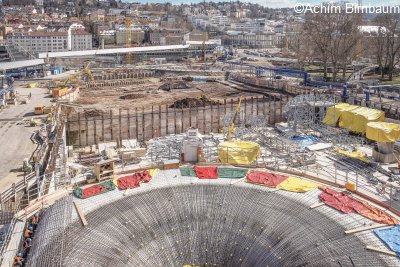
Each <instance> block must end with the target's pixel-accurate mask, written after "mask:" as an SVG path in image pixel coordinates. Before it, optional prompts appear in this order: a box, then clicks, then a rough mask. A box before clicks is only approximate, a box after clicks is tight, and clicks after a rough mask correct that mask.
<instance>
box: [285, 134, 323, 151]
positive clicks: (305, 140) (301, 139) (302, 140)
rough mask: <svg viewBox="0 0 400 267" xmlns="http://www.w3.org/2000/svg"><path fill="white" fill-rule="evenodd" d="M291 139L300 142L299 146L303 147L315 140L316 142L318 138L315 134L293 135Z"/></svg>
mask: <svg viewBox="0 0 400 267" xmlns="http://www.w3.org/2000/svg"><path fill="white" fill-rule="evenodd" d="M291 140H292V141H295V142H299V143H301V148H302V149H304V148H306V147H308V146H310V145H312V144H313V143H315V142H318V138H317V137H315V136H312V135H310V136H302V137H293V138H292V139H291Z"/></svg>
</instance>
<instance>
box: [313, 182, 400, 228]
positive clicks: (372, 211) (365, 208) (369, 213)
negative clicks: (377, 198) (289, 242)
mask: <svg viewBox="0 0 400 267" xmlns="http://www.w3.org/2000/svg"><path fill="white" fill-rule="evenodd" d="M319 198H320V199H321V201H322V202H324V203H325V204H326V205H328V206H330V207H332V208H334V209H336V210H339V211H341V212H343V213H346V214H348V213H358V214H360V215H362V216H364V217H366V218H368V219H370V220H372V221H375V222H378V223H382V224H388V225H395V224H398V223H399V221H398V220H397V219H396V218H394V217H393V216H391V215H389V214H388V213H386V212H384V211H382V210H380V209H378V208H376V207H374V206H371V205H370V204H368V203H367V202H365V201H362V200H359V199H356V198H353V197H351V196H349V195H347V194H344V193H341V192H337V191H335V190H333V189H329V188H323V192H322V193H321V194H320V195H319Z"/></svg>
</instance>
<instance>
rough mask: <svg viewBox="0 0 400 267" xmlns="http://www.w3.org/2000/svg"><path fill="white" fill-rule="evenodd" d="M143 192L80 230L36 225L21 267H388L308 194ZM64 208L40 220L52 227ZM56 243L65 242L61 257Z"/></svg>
mask: <svg viewBox="0 0 400 267" xmlns="http://www.w3.org/2000/svg"><path fill="white" fill-rule="evenodd" d="M147 186H150V187H151V188H152V189H151V190H148V191H141V192H139V193H136V194H132V195H129V196H127V197H125V198H121V199H119V200H117V201H114V202H112V203H109V204H107V205H105V206H102V207H101V208H99V209H97V210H94V211H92V212H90V213H88V214H87V215H86V217H87V220H88V222H89V225H87V226H85V227H84V226H82V225H81V223H80V222H79V221H75V222H74V223H72V224H71V225H70V226H69V227H68V231H67V232H65V231H61V233H59V235H56V234H54V235H52V234H49V233H47V232H46V233H44V232H43V231H44V229H46V228H47V229H55V228H59V229H63V225H62V224H60V222H58V226H53V225H50V222H49V223H48V224H47V225H45V226H41V227H42V228H41V229H43V230H41V229H38V236H40V235H44V236H43V237H40V240H43V238H44V237H46V238H48V245H47V246H46V247H43V248H40V249H35V250H34V253H33V255H32V256H31V259H30V261H29V266H37V267H40V266H58V264H56V263H57V262H58V260H59V259H60V258H61V260H62V266H135V267H137V266H183V265H184V264H196V265H200V266H205V265H211V266H263V267H265V266H291V267H292V266H352V262H353V263H354V264H355V266H396V265H391V264H388V263H387V261H384V260H383V258H381V257H380V256H379V255H378V254H377V253H373V252H369V251H367V250H365V244H364V242H365V240H363V241H361V240H360V239H359V237H358V236H357V235H344V230H345V228H347V227H350V228H351V227H354V225H351V224H352V223H354V220H355V219H354V218H358V217H354V218H353V219H352V218H349V219H352V220H349V221H350V222H349V223H348V225H346V222H343V221H342V222H339V221H335V219H334V218H336V220H337V219H338V212H337V211H334V210H333V209H330V208H328V207H326V208H323V210H324V212H321V211H318V209H310V208H309V205H310V204H313V203H310V201H315V200H312V199H316V198H315V195H312V198H310V196H309V195H307V194H298V193H284V194H281V193H268V192H266V191H265V190H259V189H258V188H259V187H258V186H256V185H249V184H245V185H244V186H229V185H226V184H212V183H207V184H195V185H190V184H189V185H187V184H186V185H183V184H182V185H174V186H172V185H171V186H168V187H160V188H154V187H153V186H154V185H153V186H152V185H150V184H148V185H147ZM115 194H117V192H115ZM64 209H65V207H64V206H62V205H61V204H58V206H54V207H53V208H52V209H51V210H50V211H48V212H50V213H51V214H53V215H47V216H52V219H54V220H60V219H61V218H56V217H57V216H56V215H57V214H58V213H59V212H64ZM346 216H351V215H346ZM346 218H347V217H346ZM48 219H50V218H48ZM52 221H53V220H52ZM345 225H346V226H345ZM60 240H68V242H67V243H66V244H65V246H63V247H64V249H63V250H62V256H60V255H58V254H59V253H58V252H59V246H60V245H59V243H60ZM371 243H373V242H371ZM40 257H42V259H41V260H39V259H40ZM51 257H53V260H51ZM49 263H51V264H50V265H49Z"/></svg>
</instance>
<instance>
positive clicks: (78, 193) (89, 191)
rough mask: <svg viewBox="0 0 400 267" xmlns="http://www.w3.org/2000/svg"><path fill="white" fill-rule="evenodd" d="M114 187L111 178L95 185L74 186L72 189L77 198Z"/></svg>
mask: <svg viewBox="0 0 400 267" xmlns="http://www.w3.org/2000/svg"><path fill="white" fill-rule="evenodd" d="M114 189H115V185H114V184H113V181H112V180H109V181H105V182H102V183H99V184H96V185H92V186H89V187H86V188H83V189H82V188H80V187H78V188H76V189H75V190H74V195H75V196H76V197H78V198H84V199H85V198H89V197H93V196H97V195H99V194H103V193H106V192H109V191H111V190H114Z"/></svg>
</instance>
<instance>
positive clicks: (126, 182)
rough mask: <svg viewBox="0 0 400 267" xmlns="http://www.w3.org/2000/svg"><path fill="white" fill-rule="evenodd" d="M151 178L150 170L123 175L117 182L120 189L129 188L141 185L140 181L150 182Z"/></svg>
mask: <svg viewBox="0 0 400 267" xmlns="http://www.w3.org/2000/svg"><path fill="white" fill-rule="evenodd" d="M150 180H151V175H150V173H149V172H148V171H143V172H137V173H134V174H131V175H128V176H124V177H121V178H119V179H118V180H117V184H118V188H119V189H121V190H126V189H128V188H135V187H139V186H140V183H148V182H150Z"/></svg>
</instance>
